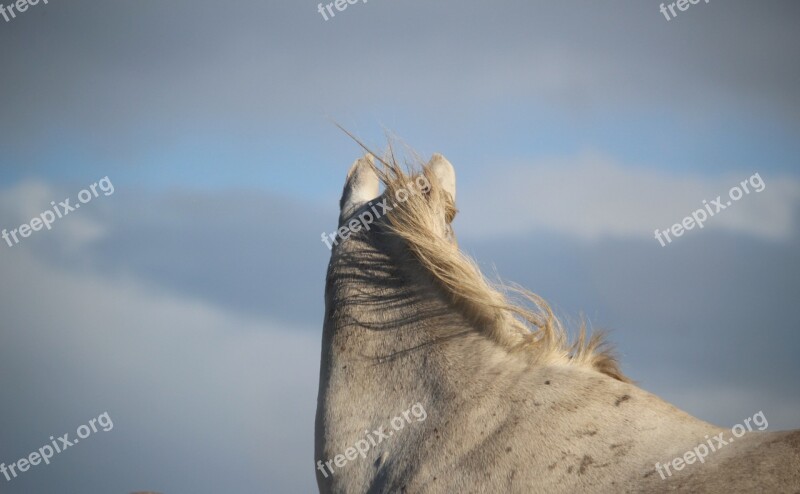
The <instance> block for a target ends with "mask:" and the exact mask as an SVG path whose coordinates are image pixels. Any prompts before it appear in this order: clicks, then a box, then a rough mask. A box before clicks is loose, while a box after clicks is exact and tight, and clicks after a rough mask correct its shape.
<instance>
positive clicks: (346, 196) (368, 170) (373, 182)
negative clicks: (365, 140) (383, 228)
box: [339, 154, 379, 222]
mask: <svg viewBox="0 0 800 494" xmlns="http://www.w3.org/2000/svg"><path fill="white" fill-rule="evenodd" d="M374 163H375V159H374V158H373V157H372V155H371V154H368V155H366V156H364V157H363V158H359V159H357V160H356V161H355V162H354V163H353V166H351V167H350V171H348V172H347V180H346V181H345V184H344V190H343V191H342V199H341V200H340V201H339V210H340V213H339V221H340V222H341V221H343V220H344V219H346V218H348V217H349V216H350V215H352V214H353V213H354V212H355V211H356V210H357V209H358V208H359V207H361V206H362V205H363V204H364V203H366V202H369V201H371V200H373V199H375V198H376V197H378V195H379V187H378V186H379V180H378V175H376V174H375V169H374Z"/></svg>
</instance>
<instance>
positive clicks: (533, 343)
mask: <svg viewBox="0 0 800 494" xmlns="http://www.w3.org/2000/svg"><path fill="white" fill-rule="evenodd" d="M351 137H352V136H351ZM359 144H360V143H359ZM365 149H366V148H365ZM366 150H367V152H369V150H368V149H366ZM378 161H379V162H380V163H381V164H382V167H379V166H376V165H374V164H373V169H374V171H375V173H376V174H377V175H378V177H379V178H380V180H381V182H382V183H383V185H384V186H385V194H386V196H387V197H395V194H396V193H397V191H399V190H401V189H405V190H406V191H408V185H409V183H410V182H411V181H413V180H414V179H415V178H416V177H417V176H418V175H419V174H424V177H425V178H426V179H427V181H428V182H429V183H430V190H429V191H427V192H426V193H425V194H419V193H417V194H408V199H407V200H405V201H404V202H403V203H402V205H400V206H399V207H396V208H394V209H392V210H391V211H389V212H388V213H387V214H386V218H387V227H388V228H389V229H390V231H392V232H393V233H394V234H395V235H397V236H398V237H400V238H401V239H402V240H404V241H405V244H406V246H407V248H408V250H409V251H410V252H411V253H412V254H413V256H414V258H416V260H417V261H418V262H419V264H420V266H421V267H422V268H423V269H424V271H425V272H427V273H428V274H429V275H430V277H431V278H432V281H433V282H434V284H436V285H437V286H438V287H439V288H440V289H441V290H442V291H443V293H444V294H445V295H446V297H447V298H448V299H449V300H450V302H451V303H452V304H453V305H454V306H455V307H456V308H457V309H458V310H460V311H461V312H462V313H463V314H464V315H465V316H466V317H467V318H468V320H470V321H471V322H472V323H473V324H474V326H475V327H476V328H478V329H479V331H481V332H483V333H484V334H485V335H486V336H488V337H489V338H490V339H491V340H493V341H494V342H496V343H497V344H498V345H501V346H502V347H504V348H505V349H506V350H507V351H509V353H515V354H520V355H525V356H527V357H528V358H530V359H531V360H533V361H535V362H537V363H557V362H561V363H572V364H577V365H583V366H588V367H591V368H593V369H595V370H597V371H599V372H602V373H604V374H607V375H609V376H611V377H613V378H615V379H618V380H620V381H624V382H630V381H629V380H628V378H627V377H625V376H624V375H623V374H622V372H621V370H620V368H619V364H618V362H617V360H616V358H615V357H614V355H613V353H612V352H611V350H610V348H609V345H608V344H607V343H606V341H605V339H604V336H603V334H602V333H597V332H593V333H592V335H591V337H587V331H586V324H585V323H583V322H582V323H581V324H580V329H579V332H578V337H577V338H576V340H575V341H574V342H573V343H572V344H569V342H568V338H567V334H566V331H565V329H564V326H563V325H562V323H561V321H559V319H558V318H557V317H556V316H555V314H554V313H553V310H552V309H551V308H550V306H549V305H548V304H547V302H546V301H544V300H543V299H542V298H541V297H539V296H538V295H536V294H534V293H532V292H530V291H528V290H526V289H524V288H522V287H519V286H513V287H508V286H505V285H501V286H495V285H494V284H492V283H491V282H490V281H489V280H487V279H486V277H484V275H483V274H482V273H481V271H480V269H479V267H478V266H477V264H476V263H475V261H473V260H472V259H471V258H470V257H469V256H467V255H465V254H464V253H462V252H461V251H460V250H459V248H458V245H457V243H456V242H455V241H450V240H448V239H447V238H446V237H445V236H443V235H442V234H441V222H442V218H441V214H442V213H441V212H442V211H444V214H445V219H446V221H447V223H448V224H449V223H450V222H451V221H452V220H453V218H454V217H455V215H456V212H457V210H456V207H455V203H454V200H453V198H452V197H451V196H450V194H449V193H448V192H446V191H445V190H444V189H443V188H442V186H441V184H440V183H439V180H438V179H437V177H436V176H435V175H434V173H433V172H431V171H430V170H429V169H428V168H426V167H423V166H421V165H419V160H413V161H412V164H406V167H405V168H406V169H407V170H408V171H404V170H403V167H401V166H400V165H399V164H398V163H397V160H396V159H395V156H394V152H393V150H392V147H391V145H390V147H389V152H388V153H387V155H386V156H385V157H384V158H378ZM507 293H513V294H516V295H517V296H519V297H522V298H523V299H525V300H526V301H527V302H528V303H529V304H530V305H531V306H532V307H531V308H528V307H525V306H523V305H522V304H517V303H514V302H513V301H512V300H511V299H510V298H509V297H508V295H507Z"/></svg>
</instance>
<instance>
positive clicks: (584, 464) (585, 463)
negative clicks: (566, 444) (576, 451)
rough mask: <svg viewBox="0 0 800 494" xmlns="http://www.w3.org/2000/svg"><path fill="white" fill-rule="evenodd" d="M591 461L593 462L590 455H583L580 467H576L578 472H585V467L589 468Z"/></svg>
mask: <svg viewBox="0 0 800 494" xmlns="http://www.w3.org/2000/svg"><path fill="white" fill-rule="evenodd" d="M592 463H594V460H593V459H592V457H591V456H589V455H584V456H583V459H582V460H581V465H580V467H578V474H582V473H583V472H585V471H586V469H587V468H589V465H591V464H592Z"/></svg>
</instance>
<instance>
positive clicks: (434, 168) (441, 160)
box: [425, 153, 456, 201]
mask: <svg viewBox="0 0 800 494" xmlns="http://www.w3.org/2000/svg"><path fill="white" fill-rule="evenodd" d="M425 167H426V168H427V169H428V170H430V171H431V172H433V175H434V176H435V177H436V178H437V179H438V180H439V184H441V186H442V189H444V191H445V192H447V193H449V194H450V197H452V198H453V201H455V200H456V169H455V168H453V165H451V164H450V162H449V161H447V158H445V157H444V156H442V155H441V154H439V153H434V155H433V156H431V160H430V161H429V162H428V164H427V165H425Z"/></svg>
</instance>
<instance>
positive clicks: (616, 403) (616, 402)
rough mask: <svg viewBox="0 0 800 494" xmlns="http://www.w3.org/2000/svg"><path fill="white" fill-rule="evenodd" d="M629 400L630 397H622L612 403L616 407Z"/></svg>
mask: <svg viewBox="0 0 800 494" xmlns="http://www.w3.org/2000/svg"><path fill="white" fill-rule="evenodd" d="M630 399H631V395H622V396H620V397H619V398H617V401H615V402H614V406H615V407H618V406H619V405H620V403H622V402H624V401H628V400H630Z"/></svg>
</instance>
